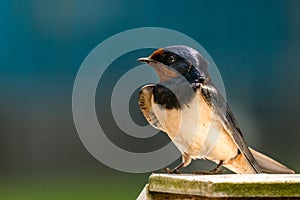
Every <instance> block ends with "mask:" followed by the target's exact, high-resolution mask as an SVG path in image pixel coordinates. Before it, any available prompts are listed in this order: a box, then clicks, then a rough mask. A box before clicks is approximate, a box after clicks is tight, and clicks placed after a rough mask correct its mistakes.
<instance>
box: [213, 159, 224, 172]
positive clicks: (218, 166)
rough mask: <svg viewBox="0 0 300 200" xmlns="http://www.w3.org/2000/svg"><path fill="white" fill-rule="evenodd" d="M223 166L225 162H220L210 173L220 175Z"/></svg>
mask: <svg viewBox="0 0 300 200" xmlns="http://www.w3.org/2000/svg"><path fill="white" fill-rule="evenodd" d="M222 165H223V160H220V162H219V164H218V165H217V166H216V167H215V168H214V169H212V170H210V172H211V173H212V174H219V173H220V172H221V168H222Z"/></svg>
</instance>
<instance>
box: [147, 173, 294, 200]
mask: <svg viewBox="0 0 300 200" xmlns="http://www.w3.org/2000/svg"><path fill="white" fill-rule="evenodd" d="M148 190H149V193H151V192H153V193H156V194H157V193H169V194H177V195H193V196H203V197H300V175H298V174H291V175H287V174H282V175H278V174H277V175H275V174H253V175H237V174H227V175H188V174H186V175H184V174H182V175H173V174H171V175H170V174H152V175H151V176H150V177H149V186H148Z"/></svg>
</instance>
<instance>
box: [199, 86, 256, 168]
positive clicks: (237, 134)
mask: <svg viewBox="0 0 300 200" xmlns="http://www.w3.org/2000/svg"><path fill="white" fill-rule="evenodd" d="M200 89H201V94H202V96H203V97H204V99H205V101H206V103H207V104H209V105H210V106H211V107H212V108H213V109H214V111H215V112H216V114H217V116H219V117H220V120H221V121H222V123H223V125H224V127H225V129H226V130H227V132H228V134H229V135H230V136H231V137H232V139H233V141H234V143H235V144H236V145H237V147H238V148H239V150H240V151H241V153H242V154H243V155H244V156H245V158H246V159H247V161H248V162H249V164H250V165H251V166H252V168H253V169H254V171H255V172H256V173H261V169H260V167H259V166H258V164H257V161H256V160H255V158H254V156H253V155H252V153H251V152H250V150H249V148H248V145H247V144H246V142H245V140H244V137H243V135H242V132H241V129H240V128H239V125H238V122H237V121H236V119H235V117H234V115H233V113H232V112H231V110H230V108H229V105H228V104H227V102H226V101H225V100H224V98H223V96H222V95H221V94H220V93H219V92H218V90H217V89H216V87H215V86H214V85H213V83H211V82H210V83H206V84H201V85H200Z"/></svg>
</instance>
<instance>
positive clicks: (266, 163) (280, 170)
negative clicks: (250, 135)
mask: <svg viewBox="0 0 300 200" xmlns="http://www.w3.org/2000/svg"><path fill="white" fill-rule="evenodd" d="M249 149H250V151H251V153H252V154H253V156H254V158H255V160H256V161H257V163H258V166H259V167H260V168H261V170H262V172H263V173H268V174H294V173H295V172H294V171H293V170H291V169H289V168H287V167H286V166H284V165H282V164H281V163H279V162H277V161H275V160H273V159H272V158H269V157H268V156H266V155H264V154H262V153H259V152H257V151H255V150H253V149H251V148H249Z"/></svg>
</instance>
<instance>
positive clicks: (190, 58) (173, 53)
mask: <svg viewBox="0 0 300 200" xmlns="http://www.w3.org/2000/svg"><path fill="white" fill-rule="evenodd" d="M138 61H140V62H144V63H147V64H149V65H150V66H152V67H153V68H154V69H155V71H156V73H157V74H158V76H159V78H160V81H161V82H165V81H168V80H170V79H176V78H180V77H185V78H186V79H187V80H188V81H189V82H190V83H193V82H195V80H196V81H198V82H201V80H208V79H209V75H208V72H207V62H206V61H205V59H204V58H203V57H202V56H201V55H200V53H199V52H197V51H196V50H194V49H192V48H191V47H188V46H169V47H164V48H160V49H157V50H156V51H154V52H153V53H152V54H151V55H150V56H149V57H145V58H139V59H138ZM200 79H201V80H200Z"/></svg>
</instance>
